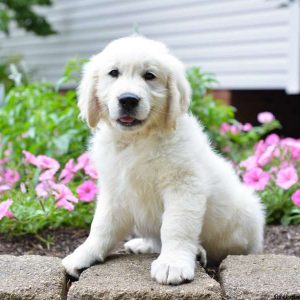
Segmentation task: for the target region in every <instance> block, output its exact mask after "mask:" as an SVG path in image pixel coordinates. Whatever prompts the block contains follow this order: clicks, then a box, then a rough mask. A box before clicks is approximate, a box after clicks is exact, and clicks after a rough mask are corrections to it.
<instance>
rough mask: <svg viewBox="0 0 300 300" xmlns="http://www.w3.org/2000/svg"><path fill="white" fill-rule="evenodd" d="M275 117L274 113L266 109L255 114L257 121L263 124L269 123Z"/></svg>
mask: <svg viewBox="0 0 300 300" xmlns="http://www.w3.org/2000/svg"><path fill="white" fill-rule="evenodd" d="M274 119H275V117H274V115H273V114H272V113H270V112H268V111H265V112H261V113H259V114H258V115H257V120H258V122H260V123H262V124H265V123H270V122H272V121H273V120H274Z"/></svg>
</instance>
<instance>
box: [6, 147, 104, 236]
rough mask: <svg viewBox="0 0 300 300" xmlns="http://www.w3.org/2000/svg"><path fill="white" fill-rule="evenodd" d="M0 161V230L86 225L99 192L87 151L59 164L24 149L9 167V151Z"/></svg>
mask: <svg viewBox="0 0 300 300" xmlns="http://www.w3.org/2000/svg"><path fill="white" fill-rule="evenodd" d="M4 152H5V157H4V158H3V159H2V160H1V161H0V199H1V202H0V232H2V233H3V232H10V233H13V234H26V233H35V234H36V233H38V231H40V230H41V229H43V228H56V227H59V226H62V225H66V226H75V227H87V226H89V224H90V222H91V219H92V215H93V209H94V202H95V201H94V200H95V199H96V195H97V193H98V192H99V191H98V188H97V185H96V182H95V181H96V179H97V172H96V170H95V169H94V167H93V166H92V165H91V162H90V159H89V157H88V154H87V153H84V154H82V155H80V156H79V157H78V158H77V159H76V160H74V159H70V160H69V161H67V163H66V164H65V165H64V166H63V168H62V167H61V166H60V163H59V162H58V161H57V160H56V159H54V158H51V157H49V156H46V155H38V156H35V155H33V154H32V153H30V152H28V151H26V150H24V151H23V159H22V160H21V162H20V163H19V164H18V165H17V166H16V165H15V168H11V167H10V164H13V162H11V161H10V159H9V158H10V155H11V152H10V151H4Z"/></svg>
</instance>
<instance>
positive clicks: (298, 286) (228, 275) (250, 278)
mask: <svg viewBox="0 0 300 300" xmlns="http://www.w3.org/2000/svg"><path fill="white" fill-rule="evenodd" d="M219 278H220V283H221V287H222V289H223V293H224V297H225V299H235V300H238V299H241V300H248V299H251V300H256V299H264V300H266V299H300V258H299V257H296V256H286V255H274V254H264V255H247V256H244V255H234V256H232V255H230V256H228V257H227V258H226V259H225V260H224V261H223V262H222V263H221V265H220V269H219Z"/></svg>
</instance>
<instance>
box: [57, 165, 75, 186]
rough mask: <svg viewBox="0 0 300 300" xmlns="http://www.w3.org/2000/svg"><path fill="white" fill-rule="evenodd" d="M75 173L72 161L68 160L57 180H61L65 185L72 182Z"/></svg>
mask: <svg viewBox="0 0 300 300" xmlns="http://www.w3.org/2000/svg"><path fill="white" fill-rule="evenodd" d="M76 172H77V169H76V165H75V164H74V159H70V160H69V161H68V162H67V163H66V165H65V167H64V169H63V170H62V171H61V173H60V175H59V180H62V183H64V184H66V183H68V182H70V181H71V180H72V178H73V177H74V175H75V173H76Z"/></svg>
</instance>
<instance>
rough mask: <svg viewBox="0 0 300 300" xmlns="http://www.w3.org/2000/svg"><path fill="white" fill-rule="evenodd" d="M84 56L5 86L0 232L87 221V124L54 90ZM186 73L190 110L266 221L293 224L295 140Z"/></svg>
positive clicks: (90, 181) (198, 75) (92, 188)
mask: <svg viewBox="0 0 300 300" xmlns="http://www.w3.org/2000/svg"><path fill="white" fill-rule="evenodd" d="M85 61H86V60H78V59H72V60H71V61H70V62H69V63H68V64H67V68H66V70H65V72H64V76H63V78H62V79H61V80H60V81H59V82H58V84H57V85H56V86H55V85H53V84H50V83H48V82H42V83H41V82H39V83H29V84H21V85H18V86H15V87H13V88H12V89H11V90H10V92H9V93H8V95H7V96H6V100H5V103H4V105H3V106H2V107H0V128H1V133H0V144H1V145H0V232H1V233H11V234H14V235H18V234H27V233H33V234H36V235H37V234H38V232H39V231H40V230H42V229H44V228H57V227H59V226H72V227H88V226H89V225H90V223H91V220H92V216H93V210H94V207H95V201H94V200H95V199H96V196H97V193H101V191H99V190H98V188H97V185H96V179H97V173H96V170H95V169H94V167H93V166H92V165H91V163H90V159H89V157H88V154H87V153H83V154H82V152H83V151H84V149H85V147H86V143H87V139H88V135H89V131H88V129H87V127H86V126H84V124H82V122H81V121H80V120H79V119H78V114H79V111H78V108H77V104H76V93H75V91H74V90H69V91H67V92H64V93H60V92H58V87H59V86H60V85H61V84H63V83H64V84H65V83H68V82H71V81H72V82H74V83H77V82H78V78H79V76H78V74H79V72H80V70H81V67H82V64H83V63H84V62H85ZM188 79H189V82H190V84H191V87H192V91H193V93H192V103H191V111H192V113H193V114H194V115H195V116H196V117H198V118H199V120H200V121H201V122H202V124H203V125H204V129H205V130H206V132H207V133H208V135H209V136H210V138H211V141H212V144H213V145H214V147H215V148H216V150H217V151H219V152H222V153H223V154H224V155H225V156H226V157H227V158H228V159H229V160H231V161H232V163H233V165H234V166H235V168H236V170H237V172H238V173H239V175H240V177H241V180H243V181H244V183H245V184H246V185H248V186H250V187H252V188H253V189H255V190H256V192H257V193H258V194H259V195H260V196H261V198H262V200H263V202H264V204H265V206H266V211H267V222H268V223H283V224H289V223H300V183H299V176H300V173H299V172H300V140H297V139H292V138H281V137H279V136H278V135H276V134H274V133H273V134H270V133H271V131H272V130H274V129H277V128H280V123H279V122H278V120H276V119H275V117H274V116H273V114H272V113H270V112H262V113H260V114H259V115H258V122H259V125H256V126H254V125H252V124H250V123H245V124H242V123H240V122H238V121H237V120H236V118H235V109H234V108H233V107H232V106H229V105H227V104H225V103H224V102H223V101H222V100H221V99H214V97H213V96H212V95H211V94H210V93H209V90H210V88H211V87H212V84H213V83H214V79H213V77H212V76H211V75H210V74H205V73H202V72H201V71H200V70H199V69H198V68H192V69H190V70H189V71H188ZM49 136H51V139H50V138H49ZM100 176H101V174H100Z"/></svg>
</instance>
